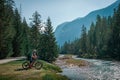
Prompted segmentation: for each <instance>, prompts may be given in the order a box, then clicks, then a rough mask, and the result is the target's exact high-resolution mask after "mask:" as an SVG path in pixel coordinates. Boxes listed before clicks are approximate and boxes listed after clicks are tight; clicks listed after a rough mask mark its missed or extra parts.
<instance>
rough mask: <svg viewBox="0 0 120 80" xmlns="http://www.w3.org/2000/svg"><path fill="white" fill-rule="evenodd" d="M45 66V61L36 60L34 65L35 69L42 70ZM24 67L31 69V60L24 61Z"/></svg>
mask: <svg viewBox="0 0 120 80" xmlns="http://www.w3.org/2000/svg"><path fill="white" fill-rule="evenodd" d="M42 66H43V63H42V62H41V61H38V60H36V61H35V62H34V63H33V65H32V67H35V69H37V70H40V69H41V68H42ZM22 68H23V69H29V68H30V61H25V62H23V63H22Z"/></svg>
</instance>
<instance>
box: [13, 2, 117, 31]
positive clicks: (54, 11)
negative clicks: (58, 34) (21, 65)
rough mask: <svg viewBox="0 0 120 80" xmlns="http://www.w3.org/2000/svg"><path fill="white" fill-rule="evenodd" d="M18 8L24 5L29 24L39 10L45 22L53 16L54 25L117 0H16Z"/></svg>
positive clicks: (23, 9) (23, 10)
mask: <svg viewBox="0 0 120 80" xmlns="http://www.w3.org/2000/svg"><path fill="white" fill-rule="evenodd" d="M14 1H15V3H16V6H17V8H18V9H19V8H20V4H21V6H22V14H21V15H22V16H24V17H25V18H26V20H27V22H28V24H29V22H30V20H29V18H31V16H32V14H33V13H34V12H35V11H38V12H39V13H40V14H41V19H42V21H43V22H45V21H46V19H47V18H48V16H49V17H50V18H51V21H52V25H53V27H54V30H55V28H56V27H57V25H59V24H61V23H63V22H66V21H72V20H74V19H76V18H78V17H84V16H86V15H87V14H88V13H90V12H91V11H94V10H97V9H101V8H104V7H107V6H108V5H110V4H112V3H114V2H115V1H116V0H14Z"/></svg>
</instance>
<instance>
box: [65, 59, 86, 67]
mask: <svg viewBox="0 0 120 80" xmlns="http://www.w3.org/2000/svg"><path fill="white" fill-rule="evenodd" d="M66 63H67V64H73V65H77V66H79V67H80V66H86V65H87V64H86V62H85V61H83V60H76V59H73V58H71V59H68V60H66Z"/></svg>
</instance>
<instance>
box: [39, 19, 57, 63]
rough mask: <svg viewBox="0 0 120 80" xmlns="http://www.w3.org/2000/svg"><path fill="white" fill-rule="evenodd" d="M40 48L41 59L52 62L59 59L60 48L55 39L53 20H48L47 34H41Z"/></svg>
mask: <svg viewBox="0 0 120 80" xmlns="http://www.w3.org/2000/svg"><path fill="white" fill-rule="evenodd" d="M39 43H40V47H39V52H40V54H39V56H40V59H42V60H45V61H48V62H52V61H55V59H56V58H57V57H58V48H57V44H56V39H55V37H54V33H53V29H52V25H51V20H50V18H48V20H47V23H46V27H45V32H44V34H41V38H40V42H39Z"/></svg>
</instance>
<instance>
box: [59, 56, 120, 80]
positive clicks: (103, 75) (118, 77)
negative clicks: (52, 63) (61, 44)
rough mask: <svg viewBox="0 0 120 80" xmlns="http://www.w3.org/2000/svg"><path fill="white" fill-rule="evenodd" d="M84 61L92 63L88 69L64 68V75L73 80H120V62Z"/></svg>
mask: <svg viewBox="0 0 120 80" xmlns="http://www.w3.org/2000/svg"><path fill="white" fill-rule="evenodd" d="M75 59H82V60H85V61H88V62H90V64H91V65H90V66H86V67H77V66H73V67H70V66H69V67H63V68H62V70H63V72H62V73H61V74H62V75H66V76H67V77H68V78H70V79H71V80H120V62H113V61H104V60H96V59H83V58H75Z"/></svg>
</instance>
